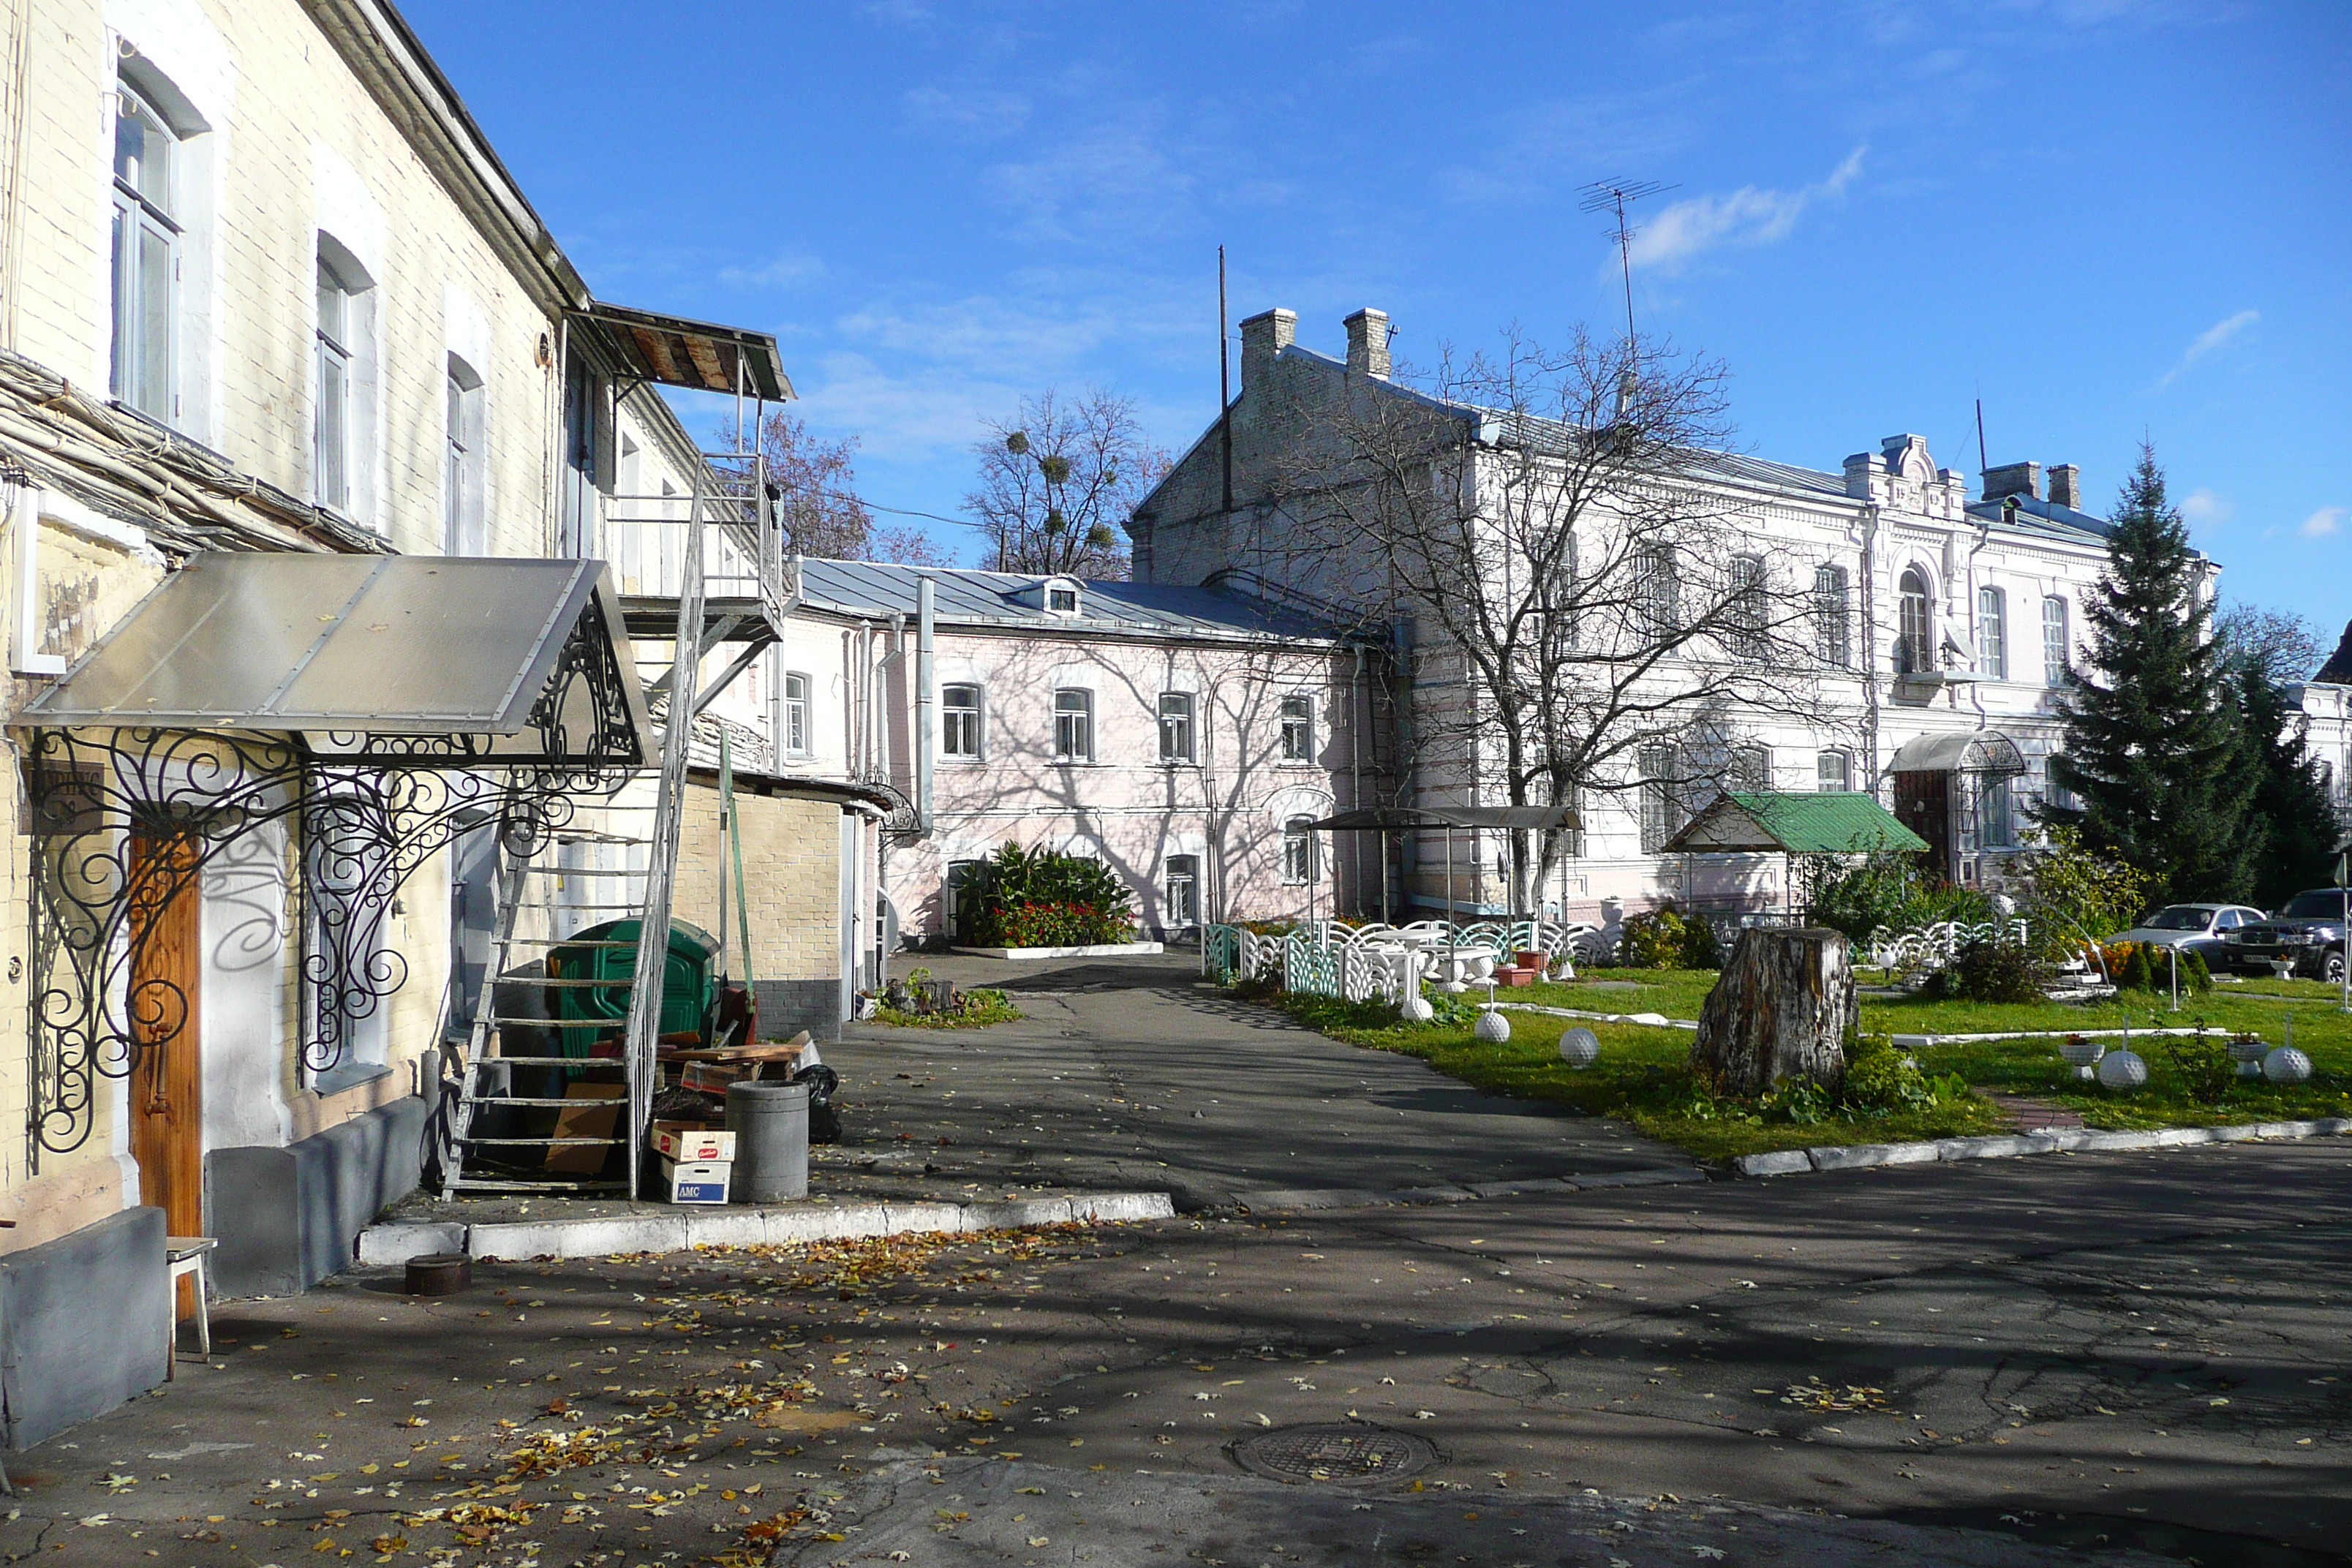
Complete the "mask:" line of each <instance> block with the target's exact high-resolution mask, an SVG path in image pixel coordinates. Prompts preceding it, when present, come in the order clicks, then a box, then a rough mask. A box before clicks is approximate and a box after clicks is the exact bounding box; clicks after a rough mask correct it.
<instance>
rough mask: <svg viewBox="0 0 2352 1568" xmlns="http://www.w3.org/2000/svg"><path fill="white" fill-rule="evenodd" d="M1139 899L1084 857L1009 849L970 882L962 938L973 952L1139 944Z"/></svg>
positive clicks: (965, 891) (1098, 863) (978, 870)
mask: <svg viewBox="0 0 2352 1568" xmlns="http://www.w3.org/2000/svg"><path fill="white" fill-rule="evenodd" d="M1132 897H1133V895H1132V894H1130V893H1129V890H1128V887H1127V884H1126V883H1124V882H1122V881H1120V880H1119V879H1118V875H1117V874H1116V873H1114V872H1113V871H1112V870H1111V868H1109V867H1108V866H1106V865H1104V864H1103V863H1102V862H1101V861H1099V860H1097V859H1094V858H1091V857H1088V856H1085V855H1063V854H1058V853H1056V852H1055V851H1054V850H1051V849H1036V850H1027V849H1023V848H1022V847H1020V846H1019V845H1017V844H1006V845H1004V846H1003V847H1002V848H1000V849H998V850H997V852H996V853H995V854H993V855H992V856H990V857H989V858H987V859H985V860H982V861H981V862H980V863H979V865H978V866H976V867H975V868H973V869H972V872H971V877H970V879H969V880H967V881H966V882H965V883H964V886H963V896H962V898H961V900H960V902H959V909H960V910H961V926H962V928H963V929H962V930H961V932H960V933H959V936H960V939H961V941H962V942H964V943H965V944H966V945H967V946H971V947H1093V946H1097V945H1102V944H1107V943H1110V942H1132V941H1134V940H1135V917H1134V915H1133V913H1132V911H1131V910H1130V909H1129V901H1130V900H1131V898H1132Z"/></svg>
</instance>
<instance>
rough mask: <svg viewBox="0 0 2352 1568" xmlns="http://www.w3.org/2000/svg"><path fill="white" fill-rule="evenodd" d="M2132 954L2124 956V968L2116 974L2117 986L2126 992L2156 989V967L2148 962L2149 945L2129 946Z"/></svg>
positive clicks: (2135, 944)
mask: <svg viewBox="0 0 2352 1568" xmlns="http://www.w3.org/2000/svg"><path fill="white" fill-rule="evenodd" d="M2129 945H2130V947H2131V952H2128V953H2126V954H2125V955H2124V966H2123V968H2122V969H2120V970H2118V971H2117V972H2116V985H2118V986H2119V987H2121V988H2122V989H2124V990H2126V991H2153V990H2155V989H2156V966H2155V965H2154V964H2152V963H2149V962H2148V961H2147V943H2146V942H2132V943H2130V944H2129Z"/></svg>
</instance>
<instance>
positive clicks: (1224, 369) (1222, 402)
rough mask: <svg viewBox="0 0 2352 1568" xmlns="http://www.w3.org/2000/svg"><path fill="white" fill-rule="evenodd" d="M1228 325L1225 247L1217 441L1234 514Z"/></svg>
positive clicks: (1220, 278) (1221, 252) (1220, 254)
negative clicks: (1222, 449)
mask: <svg viewBox="0 0 2352 1568" xmlns="http://www.w3.org/2000/svg"><path fill="white" fill-rule="evenodd" d="M1230 337H1231V332H1230V330H1229V329H1228V328H1227V327H1226V325H1225V247H1223V246H1222V245H1221V246H1219V247H1217V437H1218V444H1219V445H1220V446H1222V447H1223V448H1224V464H1225V490H1224V501H1225V504H1224V510H1227V511H1231V510H1234V415H1233V408H1234V356H1233V353H1232V347H1231V344H1230V342H1229V339H1230Z"/></svg>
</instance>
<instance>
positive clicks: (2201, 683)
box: [2042, 446, 2253, 901]
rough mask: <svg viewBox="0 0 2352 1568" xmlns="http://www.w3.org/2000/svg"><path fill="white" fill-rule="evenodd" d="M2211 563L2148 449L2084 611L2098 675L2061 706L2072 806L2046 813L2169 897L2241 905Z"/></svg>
mask: <svg viewBox="0 0 2352 1568" xmlns="http://www.w3.org/2000/svg"><path fill="white" fill-rule="evenodd" d="M2199 574H2200V562H2199V559H2198V556H2197V553H2196V552H2194V551H2193V550H2191V549H2190V548H2189V529H2188V526H2187V525H2186V524H2184V523H2183V522H2182V521H2181V520H2180V514H2179V511H2177V510H2174V508H2173V506H2172V504H2171V503H2170V502H2169V501H2168V500H2166V498H2165V493H2164V472H2163V470H2162V469H2160V468H2158V467H2157V466H2156V452H2155V450H2154V448H2152V447H2146V446H2143V447H2141V448H2140V458H2139V464H2138V467H2137V468H2135V469H2134V470H2133V471H2132V475H2131V478H2130V479H2127V480H2126V481H2125V483H2124V488H2123V494H2122V497H2121V499H2120V500H2119V501H2118V503H2117V505H2116V513H2115V517H2114V519H2113V520H2112V522H2111V523H2110V527H2109V531H2108V535H2107V570H2106V572H2105V574H2103V575H2102V576H2101V578H2100V580H2099V585H2098V586H2097V588H2095V590H2093V592H2092V594H2091V595H2090V599H2089V602H2088V603H2087V604H2086V605H2085V606H2084V610H2085V616H2084V618H2085V620H2086V621H2087V622H2088V626H2089V633H2090V637H2089V642H2090V659H2089V667H2088V668H2085V669H2080V670H2075V671H2073V672H2071V673H2069V675H2068V676H2067V678H2066V686H2065V689H2064V690H2063V693H2062V694H2061V696H2060V699H2059V713H2060V717H2061V719H2062V720H2063V723H2064V725H2065V749H2064V751H2063V752H2062V753H2061V754H2059V755H2056V756H2053V757H2052V758H2051V760H2050V777H2051V779H2052V781H2053V783H2055V784H2058V785H2060V786H2061V787H2062V788H2064V789H2067V790H2070V791H2072V792H2073V794H2074V797H2075V804H2074V805H2071V806H2066V807H2053V806H2049V805H2044V807H2043V809H2042V816H2043V818H2044V820H2047V821H2050V822H2052V823H2054V824H2062V825H2065V826H2073V827H2075V828H2076V829H2078V830H2079V831H2080V832H2081V833H2082V836H2083V841H2084V843H2085V844H2086V845H2088V846H2089V847H2091V848H2093V849H2096V850H2099V851H2101V852H2103V853H2105V854H2107V855H2110V856H2113V857H2115V858H2118V859H2121V860H2123V861H2125V862H2126V863H2127V864H2129V865H2132V866H2136V867H2137V868H2139V869H2141V870H2143V871H2146V872H2147V873H2148V874H2149V875H2150V876H2151V877H2153V878H2154V879H2155V888H2154V894H2155V896H2156V897H2157V898H2158V899H2160V900H2166V901H2171V900H2182V899H2213V900H2231V901H2238V900H2244V899H2246V898H2247V897H2248V896H2249V895H2250V894H2251V893H2252V891H2253V868H2252V861H2253V855H2252V848H2253V846H2252V844H2251V843H2250V842H2249V840H2250V837H2251V836H2250V832H2249V826H2248V809H2247V808H2248V805H2249V803H2248V802H2247V800H2246V799H2245V797H2244V795H2242V793H2241V790H2240V788H2239V784H2240V778H2239V776H2238V774H2239V764H2240V763H2241V762H2242V756H2243V752H2242V745H2241V731H2240V728H2239V725H2238V723H2237V721H2236V716H2235V714H2234V713H2233V712H2232V711H2231V709H2232V707H2233V706H2234V704H2232V703H2231V701H2230V700H2228V696H2227V694H2226V693H2225V690H2224V679H2223V677H2224V673H2225V672H2224V670H2223V668H2222V667H2221V656H2220V649H2219V647H2218V646H2217V645H2216V644H2215V642H2214V641H2213V639H2212V637H2210V620H2211V616H2212V607H2211V605H2210V604H2209V603H2207V602H2205V601H2204V600H2203V598H2202V597H2201V596H2200V594H2199V593H2198V578H2199Z"/></svg>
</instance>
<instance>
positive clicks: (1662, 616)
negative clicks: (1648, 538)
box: [1634, 544, 1682, 637]
mask: <svg viewBox="0 0 2352 1568" xmlns="http://www.w3.org/2000/svg"><path fill="white" fill-rule="evenodd" d="M1634 576H1635V583H1636V593H1637V595H1638V602H1639V604H1640V605H1641V611H1642V622H1643V629H1644V630H1645V631H1647V632H1649V633H1650V634H1651V635H1652V636H1654V637H1657V636H1667V635H1671V634H1672V633H1674V632H1675V631H1677V630H1679V629H1680V628H1681V624H1682V579H1681V574H1680V572H1679V570H1678V569H1677V568H1676V566H1675V547H1674V546H1673V545H1671V544H1644V545H1643V546H1642V547H1641V549H1640V551H1639V552H1638V553H1637V554H1636V556H1635V559H1634Z"/></svg>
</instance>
